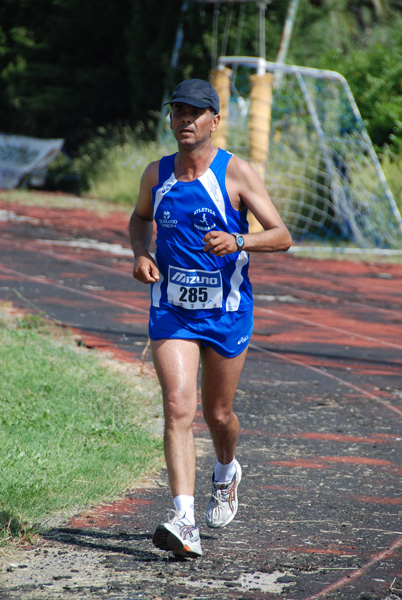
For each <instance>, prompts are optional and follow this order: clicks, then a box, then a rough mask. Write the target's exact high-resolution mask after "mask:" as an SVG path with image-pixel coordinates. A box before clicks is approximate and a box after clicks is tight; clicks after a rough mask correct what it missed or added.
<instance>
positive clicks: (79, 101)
mask: <svg viewBox="0 0 402 600" xmlns="http://www.w3.org/2000/svg"><path fill="white" fill-rule="evenodd" d="M288 6H289V2H288V1H286V2H285V1H276V0H275V1H273V2H271V3H269V4H268V5H267V9H266V26H265V36H266V56H267V58H268V59H269V60H275V59H276V56H277V53H278V50H279V46H280V40H281V36H282V31H283V26H284V22H285V18H286V13H287V9H288ZM183 7H186V10H185V11H184V10H183ZM215 9H216V7H215V6H214V5H213V4H209V3H208V4H199V3H197V2H191V1H188V2H183V0H171V1H170V2H160V0H149V1H148V2H139V1H138V0H117V1H116V2H106V0H96V2H95V0H87V1H86V2H80V1H79V0H42V2H40V3H39V4H38V3H34V2H30V1H29V0H20V1H19V2H16V1H15V0H3V2H2V3H1V5H0V103H1V106H2V111H1V112H0V131H3V132H6V133H20V134H25V135H33V136H38V137H63V138H65V139H66V148H67V150H68V152H69V153H70V154H71V155H74V156H75V155H76V154H77V153H78V149H79V148H80V147H81V146H83V145H84V144H86V143H87V142H88V140H89V139H92V138H93V137H94V135H96V132H97V131H98V130H99V128H100V127H101V128H102V127H106V128H109V127H113V128H116V127H126V126H128V127H130V128H131V129H136V133H137V136H138V137H139V138H140V139H147V140H149V139H154V137H155V123H156V122H157V120H158V116H159V111H160V108H161V104H162V99H163V96H164V93H167V92H168V91H171V90H172V88H173V87H174V86H175V85H176V84H177V83H178V81H180V80H181V79H183V78H189V77H201V78H206V77H207V76H208V72H209V70H210V68H211V66H213V65H212V63H213V59H212V55H213V53H214V52H215V50H214V48H215V49H216V54H217V55H218V56H219V54H220V53H221V52H225V53H226V54H235V53H239V54H241V55H250V56H256V55H258V54H259V39H258V9H257V6H256V5H255V4H254V3H246V4H245V5H244V13H242V8H241V5H240V3H237V2H236V3H233V4H232V5H231V4H229V3H223V4H220V5H219V17H218V28H217V29H218V37H217V39H216V40H215V46H214V40H213V18H214V11H215ZM401 11H402V5H401V2H400V0H300V6H299V11H298V17H297V20H296V24H295V29H294V32H293V35H292V40H291V45H290V49H289V55H288V57H287V62H290V63H294V64H301V65H310V66H314V67H325V68H330V69H334V70H338V71H340V72H341V73H343V74H344V75H345V76H346V77H347V78H348V80H349V81H350V84H351V86H352V90H353V92H354V93H355V95H356V97H357V100H358V104H359V107H360V109H361V112H362V113H363V117H364V118H365V119H366V121H367V124H368V128H369V131H370V134H372V136H373V139H374V141H375V143H376V144H377V146H379V147H382V146H383V145H384V144H391V145H392V146H393V149H394V150H396V149H397V138H398V137H400V129H401V127H400V121H401V116H400V106H399V103H400V99H401V97H402V91H401V86H400V79H401V67H400V65H401V64H402V61H401V33H400V30H401V29H402V27H401V25H400V19H399V21H398V17H400V15H401ZM227 25H228V27H227ZM180 26H182V31H183V39H182V41H181V44H180V47H179V48H177V50H178V54H177V57H176V58H177V63H176V65H173V64H172V53H173V48H174V44H175V40H176V35H177V32H178V31H179V29H180ZM398 28H399V32H398ZM226 33H227V34H228V35H227V38H226ZM244 72H245V70H243V73H244ZM246 75H247V73H246ZM242 85H243V82H242V80H241V73H240V70H239V73H238V76H237V77H236V86H237V87H238V89H239V90H240V92H241V91H242ZM139 124H141V125H142V126H141V129H139V128H138V125H139ZM398 151H399V150H398Z"/></svg>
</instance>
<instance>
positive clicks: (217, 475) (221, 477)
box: [214, 459, 236, 483]
mask: <svg viewBox="0 0 402 600" xmlns="http://www.w3.org/2000/svg"><path fill="white" fill-rule="evenodd" d="M235 473H236V466H235V459H233V460H232V462H230V463H228V464H227V465H223V464H222V463H220V462H219V460H217V461H216V465H215V469H214V481H219V482H220V483H223V482H225V483H226V482H228V481H232V479H233V477H234V475H235Z"/></svg>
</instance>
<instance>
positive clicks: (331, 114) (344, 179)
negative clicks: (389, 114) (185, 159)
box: [218, 57, 402, 248]
mask: <svg viewBox="0 0 402 600" xmlns="http://www.w3.org/2000/svg"><path fill="white" fill-rule="evenodd" d="M258 60H259V61H260V66H261V59H253V58H250V57H221V58H220V59H219V61H218V66H221V67H225V66H230V67H231V68H232V69H233V68H235V69H236V71H237V73H236V82H234V81H233V77H232V82H231V98H230V104H229V114H228V119H227V149H228V150H229V151H231V152H233V153H235V154H237V155H239V156H242V157H244V158H248V157H249V143H248V129H249V118H250V116H249V100H248V99H249V96H250V87H249V79H250V78H249V75H250V73H251V72H253V71H255V69H256V68H257V65H258ZM239 67H240V68H239ZM264 68H265V71H266V72H268V73H272V74H273V85H272V107H271V122H270V133H269V152H268V158H267V160H266V163H265V165H264V166H265V168H264V174H263V176H264V179H265V184H266V188H267V190H268V193H269V195H270V197H271V198H272V200H273V202H274V204H275V206H276V207H277V208H278V210H279V212H280V214H281V216H282V218H283V220H284V221H285V223H286V225H287V226H288V228H289V230H290V232H291V234H292V236H293V239H294V240H295V241H296V242H303V243H309V242H311V243H312V244H316V243H317V242H323V241H327V242H330V243H332V244H336V243H337V241H340V240H346V241H349V242H350V243H351V245H355V246H357V247H359V248H400V247H401V242H402V219H401V216H400V214H399V211H398V208H397V206H396V204H395V201H394V198H393V196H392V194H391V192H390V190H389V188H388V185H387V182H386V180H385V177H384V175H383V172H382V169H381V166H380V163H379V160H378V158H377V155H376V153H375V150H374V148H373V145H372V143H371V140H370V138H369V136H368V134H367V131H366V129H365V126H364V123H363V121H362V118H361V116H360V113H359V110H358V108H357V106H356V103H355V100H354V98H353V95H352V93H351V91H350V88H349V86H348V84H347V82H346V80H345V79H344V78H343V77H342V76H341V75H340V74H339V73H335V72H332V71H323V70H319V69H310V68H306V67H295V66H288V65H280V64H277V63H270V62H265V61H264Z"/></svg>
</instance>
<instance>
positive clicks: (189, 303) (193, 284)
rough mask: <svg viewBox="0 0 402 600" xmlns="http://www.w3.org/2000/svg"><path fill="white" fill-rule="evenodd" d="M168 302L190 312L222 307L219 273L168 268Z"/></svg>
mask: <svg viewBox="0 0 402 600" xmlns="http://www.w3.org/2000/svg"><path fill="white" fill-rule="evenodd" d="M167 293H168V302H169V304H173V306H181V307H182V308H188V309H190V310H196V309H202V308H220V307H221V306H222V299H223V294H222V277H221V273H220V271H201V270H199V269H180V268H178V267H172V266H169V281H168V286H167Z"/></svg>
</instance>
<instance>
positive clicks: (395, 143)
mask: <svg viewBox="0 0 402 600" xmlns="http://www.w3.org/2000/svg"><path fill="white" fill-rule="evenodd" d="M320 64H321V66H322V67H323V68H329V67H330V68H331V69H333V70H335V71H339V72H340V73H342V75H344V77H345V78H346V79H347V81H348V83H349V85H350V87H351V90H352V93H353V95H354V96H355V99H356V102H357V104H358V106H359V109H360V112H361V114H362V116H363V119H364V120H365V122H366V126H367V129H368V133H369V135H370V137H371V139H372V141H373V143H374V144H375V145H376V146H377V149H380V148H381V147H384V146H386V145H389V146H391V147H392V149H393V151H395V152H398V153H401V152H402V141H401V140H402V17H399V18H397V19H395V22H394V23H393V25H388V26H387V27H386V28H385V27H378V28H377V29H376V31H375V34H374V33H373V35H372V36H371V38H370V39H369V40H368V41H367V42H366V44H365V46H364V47H359V48H357V49H355V50H351V51H349V52H348V53H347V54H346V55H345V54H343V53H341V52H338V53H337V54H336V55H328V54H327V55H324V56H323V57H322V58H321V60H320Z"/></svg>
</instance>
